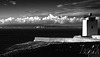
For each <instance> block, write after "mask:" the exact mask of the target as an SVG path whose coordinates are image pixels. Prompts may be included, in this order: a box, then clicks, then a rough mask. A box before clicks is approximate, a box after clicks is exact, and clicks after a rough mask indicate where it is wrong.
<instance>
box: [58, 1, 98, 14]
mask: <svg viewBox="0 0 100 57" xmlns="http://www.w3.org/2000/svg"><path fill="white" fill-rule="evenodd" d="M57 7H58V5H57ZM59 8H62V9H63V11H64V12H60V14H62V15H64V14H66V15H70V16H71V15H72V16H73V15H75V16H76V15H77V16H79V15H84V14H87V13H90V12H92V13H94V14H98V15H100V0H85V1H81V2H73V3H68V4H62V6H61V7H59Z"/></svg>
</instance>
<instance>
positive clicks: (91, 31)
mask: <svg viewBox="0 0 100 57" xmlns="http://www.w3.org/2000/svg"><path fill="white" fill-rule="evenodd" d="M97 34H98V25H97V20H94V21H91V20H88V21H87V36H92V35H97Z"/></svg>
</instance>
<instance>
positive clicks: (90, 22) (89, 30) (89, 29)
mask: <svg viewBox="0 0 100 57" xmlns="http://www.w3.org/2000/svg"><path fill="white" fill-rule="evenodd" d="M97 34H98V22H97V20H96V17H94V16H92V13H89V15H88V16H86V17H85V20H83V22H82V36H83V37H84V36H85V37H91V36H92V35H97Z"/></svg>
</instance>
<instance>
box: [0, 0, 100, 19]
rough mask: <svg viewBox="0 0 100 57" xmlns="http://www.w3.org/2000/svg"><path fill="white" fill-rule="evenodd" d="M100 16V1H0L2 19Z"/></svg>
mask: <svg viewBox="0 0 100 57" xmlns="http://www.w3.org/2000/svg"><path fill="white" fill-rule="evenodd" d="M89 12H92V13H94V14H95V15H99V14H100V0H0V17H1V18H4V17H8V16H14V17H19V16H34V15H39V16H45V15H48V14H49V13H52V14H54V15H68V16H82V15H84V14H87V13H89Z"/></svg>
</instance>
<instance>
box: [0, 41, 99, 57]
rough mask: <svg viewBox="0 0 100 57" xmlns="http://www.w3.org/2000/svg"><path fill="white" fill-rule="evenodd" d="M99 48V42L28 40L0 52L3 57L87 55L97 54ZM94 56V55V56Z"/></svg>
mask: <svg viewBox="0 0 100 57" xmlns="http://www.w3.org/2000/svg"><path fill="white" fill-rule="evenodd" d="M99 49H100V43H99V42H84V43H83V42H76V43H67V42H43V41H30V42H26V43H20V44H16V45H13V46H11V47H9V48H6V50H5V51H3V52H2V54H0V56H3V57H41V56H42V57H48V56H57V57H66V56H67V57H88V56H89V55H98V56H99V53H100V51H99ZM95 57H96V56H95Z"/></svg>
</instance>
